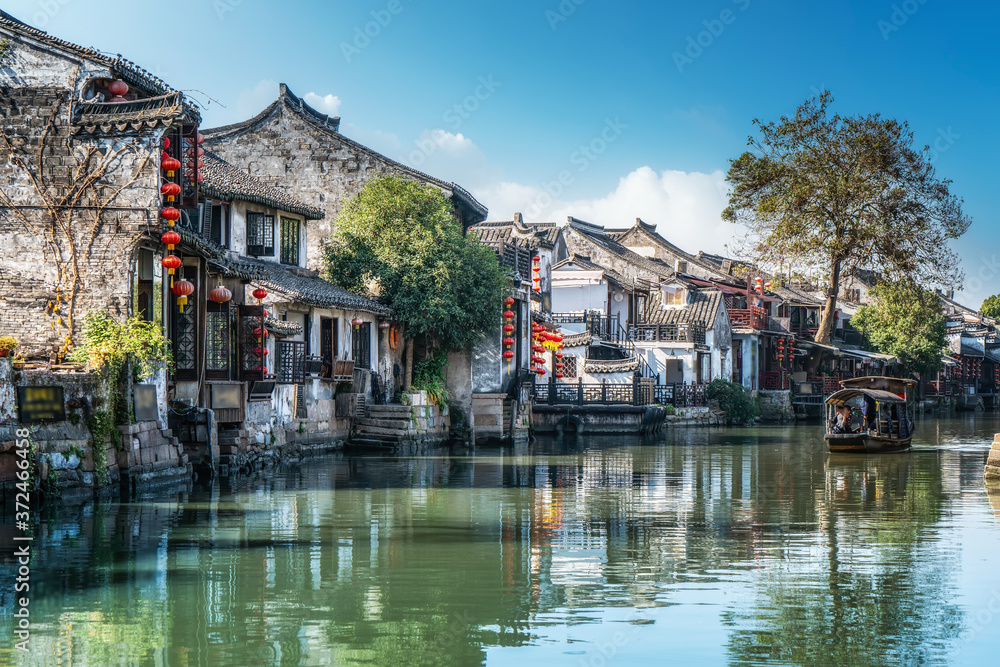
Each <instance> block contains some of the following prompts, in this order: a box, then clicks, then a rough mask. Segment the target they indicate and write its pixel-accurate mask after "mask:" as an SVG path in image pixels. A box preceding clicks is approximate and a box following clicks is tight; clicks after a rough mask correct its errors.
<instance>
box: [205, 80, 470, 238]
mask: <svg viewBox="0 0 1000 667" xmlns="http://www.w3.org/2000/svg"><path fill="white" fill-rule="evenodd" d="M282 109H289V110H290V111H292V112H293V113H295V114H297V115H298V116H299V117H300V118H302V119H303V120H305V121H307V122H308V123H309V124H310V125H312V126H313V127H316V128H317V129H319V130H321V131H323V132H326V133H328V134H330V135H333V136H335V137H336V139H337V141H339V142H343V143H344V144H346V145H348V146H351V147H353V148H355V149H356V150H359V151H363V152H365V153H368V154H369V155H375V156H378V158H379V159H381V160H385V161H386V162H387V163H389V164H391V165H392V166H393V167H395V168H396V169H398V170H399V171H401V172H404V173H408V174H410V175H412V176H414V177H416V178H418V179H419V180H422V181H426V182H428V183H433V184H434V185H437V186H438V187H440V188H443V189H445V190H449V191H450V192H451V193H452V197H453V198H454V199H456V200H458V202H460V203H462V204H463V205H465V206H466V207H467V208H468V209H470V210H472V211H474V212H475V213H476V214H477V215H478V216H479V219H480V220H484V219H486V215H487V213H488V212H489V211H488V209H487V208H486V207H485V206H483V204H481V203H480V202H479V201H478V200H476V198H475V197H473V196H472V195H471V194H470V193H469V191H468V190H466V189H465V188H463V187H461V186H460V185H458V184H457V183H448V182H447V181H442V180H441V179H438V178H434V177H433V176H431V175H430V174H425V173H424V172H422V171H419V170H417V169H414V168H413V167H409V166H407V165H405V164H402V163H401V162H396V161H395V160H393V159H392V158H389V157H386V156H385V155H382V154H381V153H378V152H376V151H374V150H372V149H371V148H368V147H367V146H365V145H363V144H360V143H358V142H356V141H353V140H352V139H349V138H347V137H345V136H344V135H343V134H341V133H340V118H339V117H330V116H328V115H326V114H324V113H320V112H319V111H317V110H316V109H313V108H312V107H311V106H309V105H308V104H306V103H305V101H304V100H303V99H302V98H300V97H298V96H296V95H295V94H294V93H293V92H292V91H291V90H289V89H288V86H287V85H285V84H283V83H282V84H280V85H279V93H278V99H277V100H275V101H274V102H272V103H271V104H270V105H268V106H267V108H265V109H264V110H263V111H261V112H260V113H259V114H257V115H256V116H254V117H253V118H249V119H247V120H244V121H241V122H239V123H232V124H230V125H223V126H221V127H213V128H208V129H203V130H202V131H201V132H202V134H204V135H205V137H206V143H208V144H211V143H213V142H218V141H222V140H223V139H227V138H229V137H232V136H237V135H240V134H243V133H244V132H248V131H250V130H252V129H253V128H255V127H257V126H258V125H260V124H262V123H264V122H266V121H268V120H270V118H271V117H272V116H273V115H274V114H275V113H278V112H279V111H281V110H282Z"/></svg>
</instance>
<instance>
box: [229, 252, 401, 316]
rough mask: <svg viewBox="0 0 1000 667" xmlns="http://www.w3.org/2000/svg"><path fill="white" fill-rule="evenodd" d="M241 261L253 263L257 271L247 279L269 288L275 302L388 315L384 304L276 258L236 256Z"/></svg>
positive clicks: (390, 312)
mask: <svg viewBox="0 0 1000 667" xmlns="http://www.w3.org/2000/svg"><path fill="white" fill-rule="evenodd" d="M240 261H241V262H244V263H249V264H254V265H256V267H257V269H258V270H259V271H260V273H259V275H258V277H256V278H253V279H252V280H251V284H252V285H254V286H259V287H263V288H264V289H266V290H267V291H268V292H269V296H268V300H272V301H274V302H276V303H296V304H302V305H306V306H313V307H315V308H336V309H342V310H358V311H363V312H366V313H374V314H375V315H385V316H389V315H392V309H391V308H389V307H388V306H386V305H384V304H381V303H378V302H377V301H373V300H371V299H368V298H365V297H363V296H359V295H357V294H354V293H353V292H349V291H347V290H346V289H344V288H343V287H338V286H336V285H334V284H333V283H330V282H327V281H325V280H323V279H322V278H310V277H308V276H301V275H296V274H294V273H292V272H291V271H288V270H287V269H284V268H282V267H281V265H280V264H277V263H276V262H265V261H262V260H259V259H249V258H244V257H241V258H240Z"/></svg>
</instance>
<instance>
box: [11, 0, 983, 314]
mask: <svg viewBox="0 0 1000 667" xmlns="http://www.w3.org/2000/svg"><path fill="white" fill-rule="evenodd" d="M2 7H3V9H4V10H5V11H7V12H9V13H11V14H13V15H14V16H16V17H18V18H20V19H22V20H24V21H26V22H28V23H32V24H34V25H36V26H38V27H41V28H43V29H45V30H48V31H49V32H51V33H53V34H55V35H57V36H59V37H62V38H64V39H68V40H70V41H73V42H77V43H81V44H84V45H88V46H94V47H95V48H98V49H100V50H103V51H107V52H111V53H118V52H120V53H122V54H123V55H125V56H126V57H127V58H130V59H131V60H133V61H135V62H137V63H138V64H139V65H141V66H143V67H145V68H146V69H149V70H151V71H153V72H155V73H157V74H159V75H160V76H161V77H162V78H164V79H165V80H166V81H167V82H168V83H169V84H170V85H172V86H174V87H175V88H178V89H182V90H188V91H191V95H192V96H193V97H194V99H196V100H200V101H201V102H202V103H203V104H206V106H205V108H204V110H203V116H204V118H205V123H206V126H212V125H218V124H223V123H229V122H233V121H236V120H241V119H243V118H245V117H247V116H249V115H252V114H253V113H256V112H257V111H259V110H260V109H261V108H263V107H264V106H265V105H266V104H268V103H269V102H270V101H271V100H273V99H274V98H275V97H276V95H277V82H279V81H281V82H285V83H287V84H288V85H289V86H290V87H291V89H292V90H293V91H294V92H296V93H297V94H299V95H302V96H307V99H308V101H309V102H310V103H312V104H313V105H314V106H317V107H319V108H321V109H323V110H326V111H330V112H336V113H338V114H339V115H341V116H342V118H343V125H342V129H343V131H344V133H345V134H347V135H348V136H350V137H352V138H354V139H356V140H359V141H361V142H362V143H366V144H368V145H370V146H372V147H373V148H376V149H378V150H381V151H383V152H385V153H387V154H389V155H390V156H392V157H394V158H397V159H400V160H402V161H405V162H409V163H411V164H414V166H417V167H419V168H421V169H423V170H424V171H428V172H429V173H432V174H434V175H435V176H438V177H441V178H446V179H448V180H454V181H457V182H458V183H460V184H462V185H464V186H466V187H467V188H469V189H470V190H472V191H473V192H474V193H475V194H476V195H477V196H478V197H480V199H481V200H482V201H483V202H484V203H485V204H486V205H487V206H489V207H490V210H491V213H490V217H491V219H510V217H511V215H512V213H513V212H514V211H515V210H520V211H523V212H524V213H525V215H526V217H527V218H528V219H529V220H542V219H548V220H561V219H564V218H565V216H566V215H570V214H571V215H576V216H577V217H580V218H583V219H588V220H592V221H593V222H598V223H602V224H607V225H617V226H621V225H625V224H629V223H630V222H631V221H632V220H633V219H634V218H635V217H637V216H640V217H642V218H643V219H645V220H647V221H649V222H654V223H656V224H658V225H659V228H660V231H661V232H662V233H664V234H665V235H666V236H667V237H668V238H670V239H672V240H674V241H675V242H677V243H678V244H680V245H682V246H683V247H685V248H686V249H688V250H698V249H704V250H709V251H720V250H723V249H724V244H725V243H726V242H727V240H729V239H730V238H731V237H732V236H733V234H734V232H735V231H736V230H735V229H734V228H733V227H732V226H731V225H726V224H724V223H722V222H721V221H719V219H718V213H719V211H720V210H721V207H722V205H723V203H724V201H725V194H724V193H725V190H724V181H723V174H724V172H725V170H726V168H727V166H728V161H729V159H730V158H732V157H735V156H736V155H738V154H739V153H740V152H741V151H742V150H744V148H745V145H746V137H747V135H748V133H750V132H751V130H752V127H751V120H752V119H753V118H755V117H759V118H762V119H776V118H777V117H778V116H779V115H781V114H783V113H790V112H792V111H794V109H795V107H796V106H797V105H798V104H799V103H801V102H802V101H803V100H804V99H805V98H806V97H808V96H810V95H812V94H814V93H816V92H817V91H819V90H822V89H828V90H830V91H832V92H833V93H834V95H835V96H836V100H837V101H836V110H837V111H838V112H840V113H843V114H855V113H870V112H880V113H882V114H884V115H887V116H895V117H897V118H900V119H903V120H907V121H909V123H910V125H911V127H912V129H913V131H914V133H915V136H916V140H917V142H918V144H920V145H923V144H934V143H935V142H936V143H937V146H938V147H939V148H940V149H941V150H940V152H939V154H938V155H937V157H936V160H935V164H936V166H937V167H938V169H939V171H940V173H941V175H943V176H945V177H948V178H951V179H952V180H953V181H954V186H953V190H954V192H955V193H957V194H958V195H960V196H962V197H964V199H965V201H966V209H967V211H968V213H969V214H970V215H972V217H973V218H974V220H975V223H974V225H973V228H972V230H971V231H970V232H969V233H968V234H967V236H966V237H965V238H963V239H962V241H961V242H960V243H958V244H957V245H956V249H957V250H959V251H960V252H961V253H962V254H963V256H964V257H965V269H966V274H967V279H966V288H967V289H966V291H965V292H964V293H963V294H961V296H962V297H963V298H965V300H966V301H967V302H969V304H970V305H974V306H978V305H979V303H980V302H981V300H982V298H983V297H984V296H986V295H987V294H990V293H994V292H998V291H1000V285H998V283H1000V263H998V262H997V261H996V259H995V258H1000V239H998V237H997V234H996V231H995V230H996V213H995V210H994V208H993V207H991V206H990V205H989V194H988V193H989V192H990V191H991V186H992V185H993V184H992V182H991V181H992V179H993V178H994V174H993V173H992V172H991V171H990V169H988V168H987V167H988V165H990V164H992V163H993V162H994V160H993V158H994V156H995V155H996V153H997V151H998V148H1000V145H998V144H1000V135H998V132H997V130H996V121H995V119H994V113H993V112H994V110H995V109H996V108H997V107H998V106H1000V105H998V101H1000V100H998V97H1000V92H998V86H997V74H996V72H997V69H998V65H1000V62H998V61H1000V54H998V51H997V49H996V47H995V38H994V35H993V34H991V33H992V32H993V30H994V28H993V27H994V26H995V25H996V24H997V22H998V19H1000V7H997V6H996V5H994V4H993V3H990V4H987V3H981V2H964V1H963V2H949V3H946V2H942V1H941V0H907V1H906V2H898V1H897V2H892V1H887V2H882V1H878V0H876V1H872V0H868V1H866V2H847V1H843V0H839V1H838V0H828V1H827V2H792V1H785V2H774V1H772V2H764V1H763V0H711V1H708V2H704V1H703V2H698V3H692V2H676V1H664V2H651V1H642V2H640V1H638V0H618V1H616V2H612V1H611V0H562V1H560V0H535V1H528V0H506V1H504V2H499V1H495V0H480V1H478V2H459V1H456V0H435V1H434V2H431V1H430V0H369V1H364V2H360V1H358V2H346V1H332V2H284V3H274V2H265V1H264V0H176V1H174V2H170V3H163V2H151V1H145V2H140V3H137V2H134V0H132V1H130V2H124V1H120V0H104V1H102V2H100V3H98V2H85V1H84V0H4V1H3V3H2ZM380 19H381V23H380V22H379V20H380ZM366 30H367V34H365V32H366ZM195 91H201V92H195ZM206 95H209V96H211V98H213V99H214V100H215V101H213V102H209V101H208V98H207V97H206ZM456 105H458V107H457V109H456ZM581 149H586V150H581ZM560 176H562V177H563V179H562V180H563V182H562V183H560V182H559V181H560Z"/></svg>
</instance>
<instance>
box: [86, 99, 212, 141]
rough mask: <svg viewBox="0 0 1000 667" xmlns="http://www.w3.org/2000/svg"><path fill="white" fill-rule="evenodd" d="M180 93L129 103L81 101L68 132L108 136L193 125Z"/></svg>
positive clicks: (193, 120) (192, 117) (193, 119)
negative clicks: (117, 133) (115, 133)
mask: <svg viewBox="0 0 1000 667" xmlns="http://www.w3.org/2000/svg"><path fill="white" fill-rule="evenodd" d="M196 122H197V117H196V116H194V115H192V114H191V109H190V107H188V106H187V105H186V104H185V100H184V95H183V94H182V93H167V94H166V95H157V96H156V97H149V98H145V99H139V100H133V101H130V102H93V101H92V102H80V103H78V104H77V105H76V106H75V108H74V110H73V121H72V123H73V124H72V127H71V130H70V131H71V132H72V133H73V134H79V133H80V132H86V133H87V134H111V133H113V132H115V131H118V132H143V131H148V130H152V129H156V128H158V127H169V126H171V125H174V124H176V123H196Z"/></svg>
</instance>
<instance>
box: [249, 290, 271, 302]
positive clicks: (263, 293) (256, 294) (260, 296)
mask: <svg viewBox="0 0 1000 667" xmlns="http://www.w3.org/2000/svg"><path fill="white" fill-rule="evenodd" d="M251 294H252V295H253V298H255V299H257V300H258V301H263V300H264V299H266V298H267V290H266V289H264V288H263V287H258V288H257V289H255V290H254V291H253V292H251Z"/></svg>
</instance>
